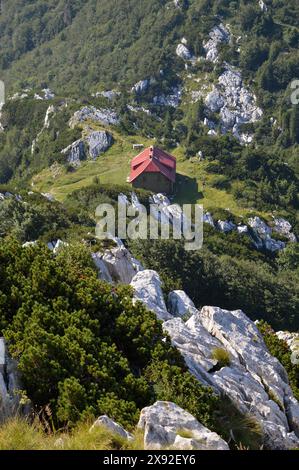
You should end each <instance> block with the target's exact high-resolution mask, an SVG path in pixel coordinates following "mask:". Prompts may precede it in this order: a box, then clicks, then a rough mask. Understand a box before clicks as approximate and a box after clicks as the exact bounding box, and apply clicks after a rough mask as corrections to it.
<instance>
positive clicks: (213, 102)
mask: <svg viewBox="0 0 299 470" xmlns="http://www.w3.org/2000/svg"><path fill="white" fill-rule="evenodd" d="M205 103H206V105H207V107H208V108H209V109H210V110H211V111H212V112H213V113H218V112H219V111H220V110H221V108H223V106H224V99H223V97H222V95H221V94H220V92H219V91H218V90H217V89H216V88H215V89H214V90H213V91H211V92H210V93H209V94H208V95H207V97H206V100H205ZM206 123H207V121H206ZM211 123H212V121H209V126H208V127H210V126H211ZM213 125H214V123H213Z"/></svg>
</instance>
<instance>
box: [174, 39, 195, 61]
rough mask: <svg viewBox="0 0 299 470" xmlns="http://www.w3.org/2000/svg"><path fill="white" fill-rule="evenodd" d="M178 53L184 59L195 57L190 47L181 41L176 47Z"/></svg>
mask: <svg viewBox="0 0 299 470" xmlns="http://www.w3.org/2000/svg"><path fill="white" fill-rule="evenodd" d="M176 55H177V56H179V57H180V58H181V59H183V60H191V59H192V58H193V56H192V54H191V52H190V50H189V49H188V47H187V46H186V45H185V44H183V43H180V44H179V45H178V46H177V48H176Z"/></svg>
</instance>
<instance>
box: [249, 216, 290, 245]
mask: <svg viewBox="0 0 299 470" xmlns="http://www.w3.org/2000/svg"><path fill="white" fill-rule="evenodd" d="M248 225H249V226H250V227H251V228H252V229H253V230H254V234H255V236H254V238H253V243H254V245H255V246H256V248H257V249H262V248H264V249H266V250H269V251H272V252H274V251H279V250H283V249H284V248H285V246H286V244H285V242H283V241H280V240H274V239H273V238H271V234H272V229H271V227H269V226H268V225H267V224H266V223H265V222H264V221H263V220H262V219H260V218H259V217H252V218H250V219H248Z"/></svg>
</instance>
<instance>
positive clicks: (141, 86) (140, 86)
mask: <svg viewBox="0 0 299 470" xmlns="http://www.w3.org/2000/svg"><path fill="white" fill-rule="evenodd" d="M149 86H150V80H148V79H145V80H140V81H139V82H137V83H135V85H134V86H133V88H132V90H131V91H132V93H136V95H142V94H143V93H145V92H146V91H147V90H148V88H149Z"/></svg>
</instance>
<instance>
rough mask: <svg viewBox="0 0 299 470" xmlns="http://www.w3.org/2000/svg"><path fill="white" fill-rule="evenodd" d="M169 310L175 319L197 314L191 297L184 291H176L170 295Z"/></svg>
mask: <svg viewBox="0 0 299 470" xmlns="http://www.w3.org/2000/svg"><path fill="white" fill-rule="evenodd" d="M167 305H168V310H169V312H170V313H171V315H173V316H174V317H185V316H186V315H190V316H191V315H192V314H193V313H195V311H196V308H195V305H194V303H193V302H192V300H191V299H190V297H188V295H187V294H186V293H185V292H184V291H183V290H174V291H172V292H170V293H169V294H168V301H167Z"/></svg>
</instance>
